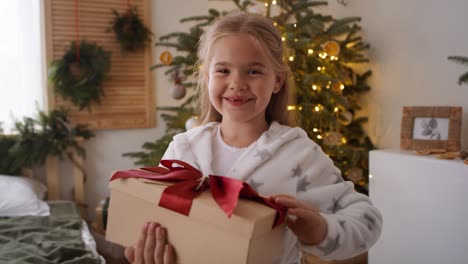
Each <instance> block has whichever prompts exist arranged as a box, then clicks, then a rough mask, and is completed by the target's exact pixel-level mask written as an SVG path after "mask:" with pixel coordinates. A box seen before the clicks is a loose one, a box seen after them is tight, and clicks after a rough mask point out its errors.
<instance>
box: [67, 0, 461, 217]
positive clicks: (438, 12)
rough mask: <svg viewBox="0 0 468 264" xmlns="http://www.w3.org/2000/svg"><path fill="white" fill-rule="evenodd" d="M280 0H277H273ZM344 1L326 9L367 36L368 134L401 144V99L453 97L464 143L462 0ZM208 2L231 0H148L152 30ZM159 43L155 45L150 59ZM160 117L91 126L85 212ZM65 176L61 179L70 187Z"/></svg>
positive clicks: (161, 30) (161, 88) (387, 144)
mask: <svg viewBox="0 0 468 264" xmlns="http://www.w3.org/2000/svg"><path fill="white" fill-rule="evenodd" d="M279 1H281V0H279ZM348 1H349V3H348V6H347V7H343V6H341V5H339V4H338V3H337V2H336V1H335V0H331V1H330V2H329V7H327V8H323V9H322V10H319V11H323V12H324V13H329V14H332V15H333V16H335V17H343V16H360V17H362V19H363V21H362V26H363V30H364V34H365V39H366V40H367V41H368V42H370V43H371V45H372V49H371V50H370V54H369V55H370V59H371V61H372V62H371V64H370V65H369V67H370V68H371V69H372V71H373V76H372V78H371V79H370V84H371V87H372V91H371V92H370V93H369V95H368V96H367V98H366V99H367V104H368V107H367V109H366V113H365V114H366V115H368V116H369V118H370V122H369V125H368V130H369V134H370V135H371V137H372V139H373V140H374V142H375V143H376V144H377V146H378V147H380V148H399V144H400V143H399V138H400V120H401V109H402V106H410V105H427V106H436V105H452V106H455V105H459V106H463V107H464V118H463V123H464V124H463V133H462V146H463V148H464V149H468V100H467V99H468V86H458V84H457V83H456V81H457V78H458V76H459V75H460V74H461V73H463V72H465V71H467V70H468V68H466V67H463V66H461V65H458V64H455V63H453V62H449V61H448V60H447V59H446V57H447V56H449V55H464V56H468V35H464V34H467V32H466V30H464V29H465V27H464V25H466V24H467V23H468V16H466V12H465V11H466V10H468V1H466V0H445V1H440V0H412V1H404V0H391V1H389V0H348ZM208 7H215V8H217V9H219V8H224V7H228V8H231V7H232V5H231V4H230V2H213V1H208V0H192V1H184V0H171V1H164V0H154V1H153V8H152V9H153V32H154V33H155V35H156V37H159V36H161V35H163V34H166V33H169V32H174V31H176V30H185V29H187V28H188V27H189V26H188V25H182V24H180V23H179V19H181V18H184V17H189V16H193V15H197V14H206V11H207V10H208ZM162 51H163V49H160V48H158V49H156V50H155V52H154V58H155V59H154V61H155V62H156V61H157V60H158V58H159V54H160V53H161V52H162ZM154 74H155V76H156V77H155V82H156V83H155V88H156V91H157V92H156V96H157V105H158V106H163V105H173V104H179V102H177V101H174V100H172V99H171V98H170V96H169V95H168V92H167V91H168V88H169V86H170V84H169V83H168V82H167V77H166V76H164V74H163V70H159V71H156V72H154ZM163 132H164V123H163V122H162V120H158V126H157V127H156V128H154V129H133V130H109V131H100V132H97V136H96V137H95V138H94V139H92V140H91V141H89V142H88V143H86V150H87V155H88V156H87V160H86V162H85V167H86V171H87V172H88V181H87V183H86V196H87V199H88V204H89V211H88V212H89V216H88V218H89V219H91V220H92V219H93V218H94V209H95V207H96V205H97V203H98V202H99V200H101V199H103V198H104V197H106V196H107V195H108V194H109V190H108V188H107V184H108V179H109V177H110V175H111V174H112V172H114V171H115V170H122V169H128V168H132V167H134V165H133V160H131V159H129V158H123V157H122V156H121V155H122V153H125V152H130V151H139V150H140V149H141V145H142V144H143V143H144V142H147V141H153V140H155V139H156V138H159V137H160V136H161V135H162V133H163ZM69 188H71V186H70V184H68V185H67V186H65V187H64V190H63V194H64V195H65V196H66V195H68V193H69V192H68V191H67V190H69Z"/></svg>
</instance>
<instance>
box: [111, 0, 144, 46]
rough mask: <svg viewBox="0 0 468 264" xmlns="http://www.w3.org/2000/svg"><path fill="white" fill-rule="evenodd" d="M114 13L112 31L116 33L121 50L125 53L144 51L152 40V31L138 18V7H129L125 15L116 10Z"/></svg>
mask: <svg viewBox="0 0 468 264" xmlns="http://www.w3.org/2000/svg"><path fill="white" fill-rule="evenodd" d="M112 12H113V13H114V15H115V18H114V21H113V22H112V28H111V29H110V30H111V31H113V32H114V33H115V37H116V39H117V42H118V43H119V44H120V48H121V49H122V50H125V51H137V50H140V49H144V48H145V46H146V44H147V42H149V41H150V40H151V31H150V30H149V29H148V28H147V27H146V26H145V24H144V23H143V21H141V19H140V17H139V16H138V11H137V7H136V6H133V7H129V8H128V10H127V12H125V13H123V14H119V13H118V12H117V11H116V10H112Z"/></svg>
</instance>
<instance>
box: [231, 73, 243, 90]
mask: <svg viewBox="0 0 468 264" xmlns="http://www.w3.org/2000/svg"><path fill="white" fill-rule="evenodd" d="M229 89H230V90H234V91H236V90H239V91H243V90H247V82H246V80H245V77H244V76H242V74H240V73H233V74H231V81H230V83H229Z"/></svg>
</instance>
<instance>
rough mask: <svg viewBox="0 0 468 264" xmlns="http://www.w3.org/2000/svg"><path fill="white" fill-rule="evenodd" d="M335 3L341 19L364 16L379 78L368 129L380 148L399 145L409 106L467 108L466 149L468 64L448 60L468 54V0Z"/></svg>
mask: <svg viewBox="0 0 468 264" xmlns="http://www.w3.org/2000/svg"><path fill="white" fill-rule="evenodd" d="M347 2H349V3H348V5H347V6H346V7H343V6H341V5H339V4H338V3H337V2H336V1H330V2H329V3H330V5H329V8H328V9H329V12H331V13H332V14H333V15H335V16H338V17H344V16H360V17H362V27H363V32H364V36H365V39H366V40H367V41H368V42H369V43H370V44H371V50H370V52H369V57H370V59H371V63H370V68H371V69H372V71H373V76H372V78H371V79H370V85H371V87H372V90H371V92H370V93H369V95H368V96H367V98H366V99H367V102H366V104H367V109H366V110H367V111H366V115H368V116H369V118H370V122H369V125H368V132H369V134H370V136H371V137H372V139H373V140H374V142H375V143H377V146H378V147H379V148H399V145H400V122H401V115H402V113H401V112H402V107H403V106H462V107H463V115H464V117H463V122H462V123H463V124H462V126H463V127H462V149H468V86H467V85H463V86H459V85H458V84H457V80H458V77H459V76H460V75H461V74H462V73H464V72H466V71H468V67H466V66H462V65H459V64H456V63H454V62H452V61H448V60H447V56H450V55H462V56H468V34H467V32H466V30H465V25H466V24H467V23H468V16H466V10H468V1H466V0H445V1H438V0H411V1H405V0H392V1H388V0H347Z"/></svg>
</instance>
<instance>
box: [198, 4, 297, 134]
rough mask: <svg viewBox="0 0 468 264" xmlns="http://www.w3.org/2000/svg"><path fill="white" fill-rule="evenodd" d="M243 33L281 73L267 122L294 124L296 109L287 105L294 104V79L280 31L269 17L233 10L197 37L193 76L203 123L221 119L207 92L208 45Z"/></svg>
mask: <svg viewBox="0 0 468 264" xmlns="http://www.w3.org/2000/svg"><path fill="white" fill-rule="evenodd" d="M239 33H242V34H246V35H248V36H250V37H252V38H253V39H255V40H256V41H258V43H259V44H260V45H261V46H262V47H263V48H265V49H266V51H267V52H266V54H267V56H268V57H269V59H271V61H272V62H273V67H274V70H275V72H276V74H278V75H280V76H282V77H283V85H282V86H281V89H280V91H279V92H278V93H275V94H273V95H272V97H271V99H270V102H269V103H268V106H267V108H266V110H265V118H266V121H267V123H268V124H270V123H271V122H272V121H277V122H279V123H280V124H283V125H288V126H297V123H298V121H297V115H296V112H295V111H288V110H287V107H288V105H294V104H295V94H294V82H293V80H292V74H291V70H290V68H289V66H288V65H287V63H286V61H285V60H284V50H285V48H284V46H283V41H282V40H281V35H280V33H279V32H278V30H277V29H276V28H275V27H274V26H273V23H272V21H271V20H269V19H268V18H265V17H263V16H259V15H253V14H249V13H246V12H241V11H237V12H233V13H230V14H228V15H226V16H223V17H221V18H219V19H218V20H216V21H215V22H214V24H213V25H211V26H210V27H209V28H208V29H207V30H206V31H205V32H204V33H203V35H202V37H201V38H200V42H199V46H198V62H197V65H196V67H195V68H196V72H195V79H196V81H197V88H198V96H199V97H198V98H197V99H198V102H197V104H198V112H199V114H200V119H201V120H202V123H204V124H205V123H208V122H213V121H216V122H221V120H222V116H221V114H220V113H218V111H216V109H215V108H214V107H213V106H212V105H211V102H210V99H209V96H208V87H207V74H208V72H207V71H208V65H209V59H210V58H209V56H210V52H211V47H212V46H213V44H214V43H215V42H216V41H217V40H218V39H219V38H221V37H225V36H229V35H233V34H239Z"/></svg>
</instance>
